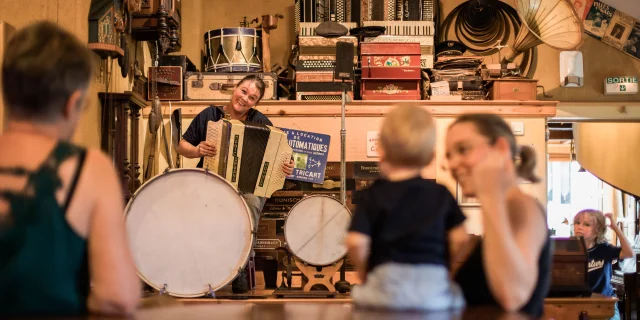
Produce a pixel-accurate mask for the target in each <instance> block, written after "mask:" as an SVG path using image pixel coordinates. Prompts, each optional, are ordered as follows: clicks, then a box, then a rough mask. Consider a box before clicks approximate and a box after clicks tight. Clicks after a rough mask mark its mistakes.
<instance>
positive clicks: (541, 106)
mask: <svg viewBox="0 0 640 320" xmlns="http://www.w3.org/2000/svg"><path fill="white" fill-rule="evenodd" d="M224 103H226V102H225V101H176V102H171V103H169V102H168V101H163V102H162V110H163V114H164V116H165V117H168V116H169V113H170V110H169V109H170V108H169V107H171V110H173V109H176V108H181V109H182V115H183V116H184V117H193V116H195V115H197V114H198V113H200V112H201V111H202V110H204V109H205V108H207V107H209V106H210V105H223V104H224ZM557 103H558V102H557V101H497V100H483V101H430V100H418V101H395V100H389V101H362V100H359V101H353V102H351V103H349V104H347V107H346V111H345V114H346V116H348V117H377V116H382V115H384V114H386V113H387V112H389V111H390V110H391V109H392V108H394V107H395V106H403V105H407V106H408V105H420V106H422V107H424V108H425V109H427V110H429V111H430V112H431V113H432V114H433V115H434V116H436V117H455V116H458V115H461V114H464V113H495V114H500V115H502V116H505V117H518V118H521V117H535V118H540V117H554V116H555V115H556V105H557ZM256 109H257V110H259V111H260V112H262V113H264V114H265V115H266V116H268V117H300V116H303V117H334V116H340V115H341V102H340V101H292V100H265V101H261V102H260V105H259V106H258V107H257V108H256ZM150 111H151V108H150V107H146V108H144V109H143V116H145V117H146V116H148V115H149V112H150Z"/></svg>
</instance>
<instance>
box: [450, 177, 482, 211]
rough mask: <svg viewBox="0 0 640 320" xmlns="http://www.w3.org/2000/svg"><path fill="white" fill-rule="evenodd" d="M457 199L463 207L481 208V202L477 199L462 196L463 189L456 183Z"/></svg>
mask: <svg viewBox="0 0 640 320" xmlns="http://www.w3.org/2000/svg"><path fill="white" fill-rule="evenodd" d="M456 199H457V200H458V205H459V206H461V207H479V206H480V202H479V201H478V199H476V198H472V197H465V196H464V195H462V189H460V184H459V183H456Z"/></svg>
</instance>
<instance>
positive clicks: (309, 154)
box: [279, 128, 331, 183]
mask: <svg viewBox="0 0 640 320" xmlns="http://www.w3.org/2000/svg"><path fill="white" fill-rule="evenodd" d="M279 129H280V130H282V131H284V132H286V133H287V139H288V140H289V145H290V146H291V148H292V149H293V162H294V165H295V168H294V169H293V175H292V176H290V177H287V179H288V180H297V181H306V182H313V183H322V182H323V181H324V169H325V167H326V166H327V158H328V155H329V142H330V140H331V136H329V135H326V134H320V133H314V132H308V131H301V130H294V129H287V128H279Z"/></svg>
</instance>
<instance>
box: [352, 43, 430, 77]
mask: <svg viewBox="0 0 640 320" xmlns="http://www.w3.org/2000/svg"><path fill="white" fill-rule="evenodd" d="M364 42H397V43H408V42H418V43H420V67H421V68H422V69H430V68H433V57H434V53H435V48H434V42H433V36H424V35H415V36H397V35H380V36H377V37H365V38H364Z"/></svg>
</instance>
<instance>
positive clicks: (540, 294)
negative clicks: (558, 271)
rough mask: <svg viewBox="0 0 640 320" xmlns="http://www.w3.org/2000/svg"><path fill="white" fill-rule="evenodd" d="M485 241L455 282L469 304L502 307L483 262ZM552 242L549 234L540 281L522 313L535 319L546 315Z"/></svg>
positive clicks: (543, 253)
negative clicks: (492, 290) (491, 288)
mask: <svg viewBox="0 0 640 320" xmlns="http://www.w3.org/2000/svg"><path fill="white" fill-rule="evenodd" d="M482 250H483V249H482V239H480V240H479V241H478V243H477V245H476V247H475V248H474V249H473V251H472V252H471V254H470V255H469V258H468V259H467V260H466V261H465V262H464V263H463V265H462V266H461V267H460V269H458V272H457V273H456V275H455V277H454V280H455V282H457V283H458V284H459V285H460V288H461V289H462V292H463V293H464V298H465V300H466V302H467V305H470V306H471V305H491V306H498V307H500V306H499V304H498V302H497V301H496V299H495V298H494V297H493V294H491V290H490V289H489V283H488V280H487V277H486V275H485V271H484V264H483V263H482ZM551 262H552V242H551V237H550V233H549V232H547V238H546V240H545V242H544V245H543V247H542V250H541V251H540V256H539V257H538V280H537V282H536V287H535V289H534V290H533V294H532V295H531V298H529V301H527V303H526V304H525V305H524V306H523V307H522V308H521V309H520V310H519V312H521V313H526V314H529V315H531V316H534V317H537V318H539V317H542V314H543V313H544V299H545V298H546V297H547V294H548V292H549V287H550V285H551Z"/></svg>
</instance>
